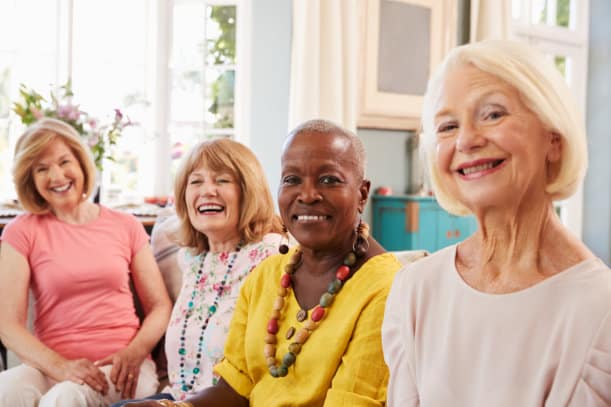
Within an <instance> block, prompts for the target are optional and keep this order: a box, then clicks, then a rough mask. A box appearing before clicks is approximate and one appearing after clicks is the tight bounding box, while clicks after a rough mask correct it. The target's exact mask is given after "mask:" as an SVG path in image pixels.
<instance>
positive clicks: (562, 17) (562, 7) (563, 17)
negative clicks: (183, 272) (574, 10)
mask: <svg viewBox="0 0 611 407" xmlns="http://www.w3.org/2000/svg"><path fill="white" fill-rule="evenodd" d="M570 13H571V0H558V5H557V8H556V25H558V26H560V27H568V26H569V23H570V20H571V19H570Z"/></svg>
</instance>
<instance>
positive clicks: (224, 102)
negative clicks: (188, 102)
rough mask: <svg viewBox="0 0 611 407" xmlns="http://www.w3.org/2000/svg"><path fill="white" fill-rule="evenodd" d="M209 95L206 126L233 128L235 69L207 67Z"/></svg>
mask: <svg viewBox="0 0 611 407" xmlns="http://www.w3.org/2000/svg"><path fill="white" fill-rule="evenodd" d="M206 82H207V85H208V86H207V88H208V97H207V98H206V106H207V112H206V126H207V127H213V128H233V127H234V123H233V117H234V116H233V110H234V109H233V107H234V102H235V99H234V92H235V71H234V70H233V69H231V70H227V69H213V68H208V69H206Z"/></svg>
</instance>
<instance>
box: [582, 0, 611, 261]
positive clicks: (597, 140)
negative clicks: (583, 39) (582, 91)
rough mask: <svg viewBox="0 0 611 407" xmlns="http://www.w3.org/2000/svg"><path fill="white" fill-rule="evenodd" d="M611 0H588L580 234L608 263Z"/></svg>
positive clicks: (610, 223)
mask: <svg viewBox="0 0 611 407" xmlns="http://www.w3.org/2000/svg"><path fill="white" fill-rule="evenodd" d="M609 18H611V2H610V1H609V0H591V1H590V50H589V58H588V65H589V69H588V77H589V80H588V106H587V112H588V113H587V129H588V152H589V158H590V166H589V169H588V174H587V176H586V182H585V187H584V215H583V238H584V241H585V243H586V244H587V245H588V247H590V249H592V251H594V253H595V254H596V255H597V256H599V257H600V258H601V259H602V260H603V261H605V262H606V263H607V264H611V114H610V113H611V24H609Z"/></svg>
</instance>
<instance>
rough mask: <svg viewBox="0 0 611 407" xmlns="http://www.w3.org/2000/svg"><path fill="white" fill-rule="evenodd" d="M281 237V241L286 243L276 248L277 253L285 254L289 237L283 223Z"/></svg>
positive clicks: (287, 250)
mask: <svg viewBox="0 0 611 407" xmlns="http://www.w3.org/2000/svg"><path fill="white" fill-rule="evenodd" d="M282 237H283V239H286V243H281V244H280V246H278V251H279V252H280V254H287V253H288V252H289V245H288V241H289V237H288V230H286V226H285V225H284V223H283V224H282Z"/></svg>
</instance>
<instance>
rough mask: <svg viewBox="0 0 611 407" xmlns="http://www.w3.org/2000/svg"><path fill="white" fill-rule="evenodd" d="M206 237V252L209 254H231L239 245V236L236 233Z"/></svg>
mask: <svg viewBox="0 0 611 407" xmlns="http://www.w3.org/2000/svg"><path fill="white" fill-rule="evenodd" d="M207 237H208V251H210V252H211V253H221V252H232V251H234V250H235V249H236V247H237V246H238V244H239V243H240V240H241V239H240V236H239V235H238V234H237V232H236V233H232V234H230V235H225V236H210V235H207Z"/></svg>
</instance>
